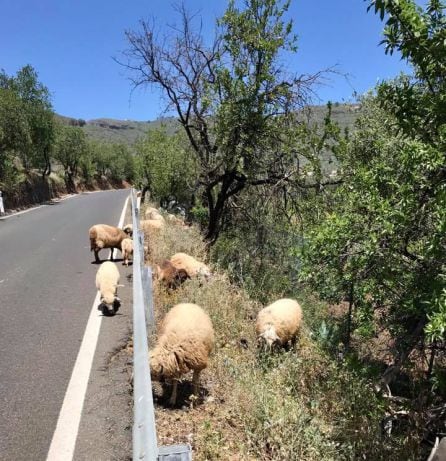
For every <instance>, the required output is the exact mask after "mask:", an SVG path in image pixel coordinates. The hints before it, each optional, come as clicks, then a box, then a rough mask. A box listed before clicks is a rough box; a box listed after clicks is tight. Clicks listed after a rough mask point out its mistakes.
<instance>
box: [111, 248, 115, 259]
mask: <svg viewBox="0 0 446 461" xmlns="http://www.w3.org/2000/svg"><path fill="white" fill-rule="evenodd" d="M113 250H114V248H112V249H111V250H110V261H113Z"/></svg>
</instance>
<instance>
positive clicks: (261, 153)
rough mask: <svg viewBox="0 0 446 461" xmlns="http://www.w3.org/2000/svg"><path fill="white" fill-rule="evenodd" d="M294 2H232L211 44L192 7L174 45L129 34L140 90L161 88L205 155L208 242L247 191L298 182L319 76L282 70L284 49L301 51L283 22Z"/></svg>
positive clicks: (200, 158)
mask: <svg viewBox="0 0 446 461" xmlns="http://www.w3.org/2000/svg"><path fill="white" fill-rule="evenodd" d="M288 6H289V2H284V3H283V2H280V1H278V0H246V1H245V2H244V9H238V8H237V7H236V6H235V3H234V1H230V2H229V6H228V8H227V10H226V12H225V14H224V15H223V17H222V18H221V19H220V20H219V21H218V25H219V30H218V33H217V36H216V38H215V40H214V41H213V43H212V44H211V45H210V46H206V45H205V43H204V40H203V38H202V35H201V30H198V31H196V30H195V29H194V27H193V21H192V17H191V16H190V15H188V13H187V12H186V10H185V8H184V6H182V7H180V8H179V13H180V17H181V27H180V28H175V29H174V34H173V35H172V36H170V37H167V38H165V40H157V37H156V33H155V30H154V26H153V25H150V24H149V23H147V22H141V26H142V31H141V32H127V33H126V36H127V39H128V42H129V44H130V48H129V50H127V52H126V56H127V58H128V62H127V64H126V65H127V67H128V68H129V69H131V70H132V71H133V72H134V74H133V75H134V77H133V83H134V85H135V86H139V85H146V84H150V85H157V86H158V87H160V88H161V89H162V91H163V92H164V94H165V96H166V97H167V100H168V108H170V109H173V110H174V111H175V112H176V114H177V115H178V119H179V122H180V124H181V126H182V128H183V129H184V132H185V133H186V136H187V139H188V141H189V143H190V145H191V148H192V151H193V153H194V154H195V156H196V158H197V162H198V164H199V168H200V170H199V177H198V183H199V185H200V188H201V195H202V204H203V205H204V206H205V207H206V208H207V210H208V223H207V231H206V239H207V240H208V242H209V243H214V242H215V241H216V239H217V238H218V236H219V234H220V231H221V227H222V223H223V221H224V217H225V215H226V214H227V213H228V209H229V207H230V202H231V200H232V199H233V198H234V197H236V196H237V195H238V194H240V192H241V191H242V190H245V189H249V188H251V187H257V186H261V185H274V184H276V183H277V182H279V181H286V180H291V179H292V176H293V171H294V169H295V163H294V162H293V154H294V151H293V147H292V146H290V145H289V138H290V136H289V131H290V130H293V129H294V127H295V123H296V109H297V108H298V107H300V106H302V105H303V103H304V102H305V101H306V100H307V99H308V98H309V96H310V95H311V93H312V90H311V89H312V84H313V83H314V82H315V81H316V80H317V79H318V77H319V76H320V73H318V74H316V75H306V76H305V75H303V76H300V77H293V76H289V75H287V74H286V72H285V71H284V70H283V69H282V68H281V66H280V64H279V58H280V57H281V55H282V54H283V53H285V52H290V53H293V52H295V51H296V38H295V36H294V35H293V34H292V22H291V21H288V22H287V21H285V19H284V15H285V14H286V12H287V10H288ZM266 152H267V153H268V155H265V153H266Z"/></svg>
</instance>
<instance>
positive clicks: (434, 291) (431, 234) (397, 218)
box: [302, 0, 446, 384]
mask: <svg viewBox="0 0 446 461" xmlns="http://www.w3.org/2000/svg"><path fill="white" fill-rule="evenodd" d="M371 6H374V7H375V10H376V11H377V12H379V13H380V14H381V17H382V18H384V17H386V23H387V25H386V29H385V38H384V40H383V42H384V43H385V44H386V47H387V48H386V50H387V51H388V52H392V51H393V50H395V49H398V50H399V51H400V52H401V53H402V55H403V57H404V58H406V59H408V61H409V62H410V63H411V64H412V66H413V69H414V75H413V76H410V77H409V76H401V77H400V78H397V79H395V80H393V81H387V82H383V83H382V84H380V85H378V88H377V94H376V96H369V97H368V98H366V99H365V100H363V101H362V103H363V112H362V115H361V117H360V119H359V121H358V125H357V127H356V131H355V132H354V133H353V134H352V135H351V137H350V139H349V140H348V142H345V143H343V144H342V149H340V150H338V152H337V156H338V160H339V162H340V165H341V169H342V170H343V171H344V183H343V184H342V185H341V186H340V187H339V188H338V189H337V190H336V191H335V192H334V197H333V200H332V201H331V207H330V208H327V209H326V210H325V214H324V216H323V219H322V220H320V222H319V223H316V224H315V225H314V226H313V227H312V229H311V230H310V231H309V232H308V234H307V236H306V245H305V247H304V254H303V262H304V271H303V272H302V276H303V278H304V279H306V280H307V281H308V282H310V283H311V284H312V286H313V287H315V288H316V289H317V291H318V292H319V293H320V294H321V295H322V296H323V297H324V298H326V299H330V300H332V301H340V300H341V299H343V298H344V297H345V296H346V294H347V293H348V291H349V289H351V287H352V286H353V287H354V300H355V306H356V307H357V308H358V313H359V316H358V319H360V322H361V323H360V325H359V326H361V327H364V325H365V324H368V325H369V326H370V327H371V328H373V327H374V321H376V318H379V319H380V323H381V324H382V325H381V326H384V327H386V328H387V329H389V330H390V332H391V333H392V335H393V337H394V339H395V347H394V349H395V350H394V357H395V358H394V364H393V366H391V367H389V369H388V370H387V371H386V372H385V373H384V376H383V378H382V381H383V383H384V384H388V383H390V382H391V381H392V380H393V379H394V378H395V376H396V374H397V373H398V371H399V370H400V368H401V367H402V366H403V365H404V363H405V362H406V360H407V358H408V356H409V354H410V352H411V351H412V350H413V348H414V347H415V346H416V345H417V344H418V343H419V342H420V340H421V339H423V340H424V339H425V338H426V336H425V335H426V333H427V335H428V336H427V338H426V339H428V340H434V341H440V340H443V339H444V332H445V330H446V311H445V305H446V302H445V301H446V298H445V296H446V283H445V280H446V279H445V276H446V274H445V268H446V233H445V230H446V168H445V157H444V152H445V147H446V144H445V143H446V130H445V128H444V127H445V120H446V119H445V110H444V109H445V106H444V104H445V101H446V99H445V96H444V95H445V94H446V92H445V89H446V87H445V75H446V73H445V72H444V70H445V69H446V67H445V65H446V53H444V44H443V40H444V38H445V28H444V24H445V17H444V15H443V10H444V6H443V5H442V4H441V3H440V2H437V1H431V2H430V3H429V5H428V7H427V9H426V10H422V9H421V8H419V7H417V6H416V5H415V3H414V2H413V1H410V0H399V1H396V0H390V1H381V0H376V1H373V2H371ZM439 47H443V52H442V53H440V52H439ZM376 314H379V315H376Z"/></svg>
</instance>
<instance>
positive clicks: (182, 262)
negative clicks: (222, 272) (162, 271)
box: [170, 253, 212, 280]
mask: <svg viewBox="0 0 446 461" xmlns="http://www.w3.org/2000/svg"><path fill="white" fill-rule="evenodd" d="M170 262H171V263H172V264H173V265H174V266H175V267H176V268H177V269H184V270H185V271H186V272H187V275H188V276H189V277H191V278H192V277H197V276H203V277H204V278H205V279H206V280H208V279H209V278H210V277H211V275H212V274H211V270H210V269H209V267H208V266H206V264H204V263H202V262H200V261H197V260H196V259H195V258H194V257H193V256H190V255H188V254H186V253H176V254H174V255H173V256H172V257H171V258H170Z"/></svg>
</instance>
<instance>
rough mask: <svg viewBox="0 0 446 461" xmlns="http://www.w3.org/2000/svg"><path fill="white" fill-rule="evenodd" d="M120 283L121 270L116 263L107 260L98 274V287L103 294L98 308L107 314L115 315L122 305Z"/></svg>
mask: <svg viewBox="0 0 446 461" xmlns="http://www.w3.org/2000/svg"><path fill="white" fill-rule="evenodd" d="M118 283H119V270H118V268H117V267H116V264H115V263H112V262H111V261H105V262H103V263H102V264H101V267H100V268H99V270H98V272H97V274H96V288H97V289H98V290H99V292H100V295H101V298H100V299H101V302H100V304H99V305H98V310H100V311H102V313H103V314H104V315H106V316H110V315H115V314H116V312H117V311H118V309H119V306H120V305H121V300H120V299H119V298H118V296H117V292H118V286H119V285H118Z"/></svg>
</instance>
